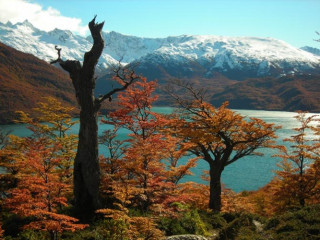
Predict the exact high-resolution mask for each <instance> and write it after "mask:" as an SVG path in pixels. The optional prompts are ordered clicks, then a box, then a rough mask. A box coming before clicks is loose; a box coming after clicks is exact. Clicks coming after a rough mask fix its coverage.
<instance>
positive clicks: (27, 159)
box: [5, 138, 86, 240]
mask: <svg viewBox="0 0 320 240" xmlns="http://www.w3.org/2000/svg"><path fill="white" fill-rule="evenodd" d="M44 142H45V143H46V141H44ZM25 144H27V145H28V148H27V149H25V151H24V152H23V154H22V158H21V159H17V160H16V165H17V166H18V168H19V173H18V175H17V178H18V183H17V186H16V188H13V189H11V190H10V191H9V193H10V197H9V198H7V199H5V207H6V208H9V209H10V210H11V211H12V212H13V213H15V214H18V215H19V216H21V217H29V218H30V222H29V223H28V224H27V225H26V226H24V228H25V229H35V230H41V231H47V232H48V233H49V236H50V239H51V240H56V239H58V233H60V232H62V231H75V230H77V229H83V228H84V227H86V225H82V224H77V223H76V222H77V221H78V220H77V219H75V218H72V217H69V216H66V215H63V214H59V213H58V210H59V208H60V207H61V206H67V199H66V197H65V196H66V194H67V193H68V192H69V191H70V188H71V185H68V184H66V183H63V182H62V181H61V176H60V174H59V172H58V171H57V170H58V169H59V165H60V164H61V161H62V159H63V158H61V157H58V156H57V154H55V153H56V152H59V151H60V148H61V146H60V145H59V144H57V143H53V144H52V145H51V146H45V145H43V139H42V138H38V139H32V138H28V139H26V141H25Z"/></svg>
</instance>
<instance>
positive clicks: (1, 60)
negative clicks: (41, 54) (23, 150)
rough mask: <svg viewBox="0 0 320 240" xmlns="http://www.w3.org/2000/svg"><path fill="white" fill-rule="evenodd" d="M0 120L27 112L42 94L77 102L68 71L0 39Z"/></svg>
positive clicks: (67, 104) (14, 117) (66, 103)
mask: <svg viewBox="0 0 320 240" xmlns="http://www.w3.org/2000/svg"><path fill="white" fill-rule="evenodd" d="M0 89H1V91H0V124H5V123H11V122H12V121H13V120H14V119H16V114H15V111H18V110H23V111H26V112H28V113H30V112H31V109H32V108H34V107H36V105H37V103H38V102H39V101H41V99H42V97H48V96H52V97H55V98H57V99H59V100H60V101H61V102H62V103H63V104H64V105H66V106H76V99H75V96H74V93H73V92H74V90H73V87H72V83H71V80H70V79H69V77H68V74H66V73H65V72H63V71H62V70H60V69H58V68H56V67H54V66H51V65H50V64H48V63H46V62H45V61H42V60H40V59H38V58H36V57H34V56H33V55H31V54H26V53H23V52H20V51H17V50H15V49H13V48H11V47H8V46H6V45H4V44H2V43H0Z"/></svg>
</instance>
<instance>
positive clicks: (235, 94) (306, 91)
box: [211, 75, 320, 112]
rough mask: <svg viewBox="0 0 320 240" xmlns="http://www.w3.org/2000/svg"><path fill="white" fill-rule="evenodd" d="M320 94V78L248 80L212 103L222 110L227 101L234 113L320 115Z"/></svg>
mask: <svg viewBox="0 0 320 240" xmlns="http://www.w3.org/2000/svg"><path fill="white" fill-rule="evenodd" d="M319 92H320V76H319V75H298V76H285V77H281V78H262V79H249V80H246V81H243V82H239V83H236V84H233V85H231V86H227V87H226V88H225V89H224V91H222V92H220V93H218V94H216V95H214V96H213V97H212V98H211V103H212V104H214V105H215V106H220V105H221V103H223V102H224V101H226V100H228V101H229V103H230V105H229V106H230V108H234V109H264V110H284V111H296V110H304V111H310V112H320V95H319Z"/></svg>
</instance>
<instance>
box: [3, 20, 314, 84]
mask: <svg viewBox="0 0 320 240" xmlns="http://www.w3.org/2000/svg"><path fill="white" fill-rule="evenodd" d="M103 37H104V39H105V42H106V47H105V48H104V51H103V53H102V56H101V58H100V60H99V68H100V69H102V70H105V69H107V68H110V66H113V65H114V64H117V63H118V62H119V60H121V62H122V63H123V64H130V63H134V62H138V63H139V67H138V69H139V71H142V72H146V73H147V75H150V73H148V72H154V71H153V70H152V71H151V70H150V65H152V66H154V67H156V68H158V69H163V70H164V71H166V72H167V73H169V75H171V76H172V77H179V78H181V77H191V76H197V77H204V78H212V77H213V76H214V75H215V73H216V72H218V73H221V74H223V75H226V76H227V77H228V78H230V79H235V80H243V79H246V78H248V77H264V76H279V75H285V74H292V73H304V72H308V73H310V71H318V68H319V66H320V64H319V60H320V57H319V56H318V55H317V54H318V53H317V52H316V49H312V48H308V47H305V48H302V49H297V48H295V47H293V46H291V45H290V44H288V43H286V42H284V41H281V40H277V39H273V38H257V37H224V36H191V35H182V36H175V37H167V38H141V37H135V36H126V35H122V34H120V33H116V32H103ZM0 41H1V42H2V43H4V44H6V45H8V46H11V47H13V48H15V49H17V50H20V51H22V52H26V53H31V54H33V55H35V56H36V57H38V58H40V59H42V60H45V61H47V62H49V61H51V60H52V59H56V57H57V53H56V50H55V49H54V46H55V45H58V46H59V47H61V48H62V58H64V59H76V60H81V59H82V58H83V55H84V53H85V52H86V51H88V50H89V49H90V48H91V46H92V39H91V36H89V37H82V36H78V35H74V34H73V33H72V32H70V31H68V30H59V29H54V30H52V31H49V32H45V31H41V30H39V29H37V28H35V27H34V26H33V25H32V24H31V23H30V22H28V21H27V20H26V21H24V22H23V23H17V24H11V23H10V22H8V23H7V24H2V23H0ZM319 51H320V50H319ZM145 69H147V70H145ZM177 69H178V70H177ZM143 70H145V71H143ZM154 75H155V76H154V77H157V76H156V74H154ZM157 78H159V77H157ZM160 78H161V76H160Z"/></svg>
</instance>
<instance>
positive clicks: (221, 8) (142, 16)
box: [0, 0, 320, 48]
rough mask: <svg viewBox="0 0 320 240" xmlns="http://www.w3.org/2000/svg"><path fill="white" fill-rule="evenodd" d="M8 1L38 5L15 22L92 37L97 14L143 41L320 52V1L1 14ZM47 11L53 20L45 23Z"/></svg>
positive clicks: (133, 4)
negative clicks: (230, 42) (16, 8)
mask: <svg viewBox="0 0 320 240" xmlns="http://www.w3.org/2000/svg"><path fill="white" fill-rule="evenodd" d="M6 2H16V4H17V5H19V4H20V5H23V4H25V3H27V4H29V5H32V4H33V5H36V6H37V10H34V12H32V11H29V12H30V14H29V15H27V14H26V13H25V12H26V11H24V12H20V13H17V16H16V18H15V19H19V16H20V19H22V18H29V20H31V22H32V23H33V24H34V25H36V26H37V27H39V28H41V27H40V26H41V24H43V25H44V26H43V28H46V27H49V26H50V27H51V28H52V27H53V26H54V25H55V24H56V27H58V28H69V29H71V30H72V31H74V32H77V33H81V34H86V33H85V31H86V29H87V27H86V25H87V23H88V22H89V21H90V20H91V19H92V17H93V16H94V15H95V14H97V15H98V18H97V20H98V21H105V22H106V23H105V27H104V30H105V31H117V32H120V33H123V34H128V35H135V36H140V37H166V36H174V35H182V34H198V35H199V34H200V35H225V36H256V37H272V38H277V39H281V40H284V41H286V42H288V43H290V44H292V45H293V46H295V47H302V46H305V45H308V46H313V47H318V48H320V43H319V42H315V41H314V40H313V39H316V38H317V37H318V36H317V35H316V33H315V31H320V14H319V13H320V0H183V1H182V0H90V1H89V0H10V1H8V0H0V11H1V13H3V12H4V10H6V8H10V6H6V4H8V3H6ZM30 7H31V6H30ZM26 8H27V7H25V8H24V9H26ZM11 11H12V10H11ZM41 11H42V13H43V14H42V15H44V16H45V14H44V13H47V14H49V15H50V16H51V18H48V19H49V20H41V16H40V15H41V14H40V13H41ZM19 14H20V15H19ZM31 14H33V17H32V15H31ZM37 14H38V15H39V16H38V17H37V18H35V17H34V16H35V15H37ZM2 15H5V14H2ZM7 15H8V17H5V16H4V17H0V21H2V22H5V21H6V20H10V21H12V22H13V23H14V22H15V21H17V20H15V19H14V18H13V17H12V16H14V14H13V13H12V12H11V13H10V14H7ZM24 15H25V16H24ZM54 17H56V19H57V20H55V18H54ZM6 18H8V19H6ZM10 18H11V19H10ZM69 20H70V21H69ZM319 38H320V36H319Z"/></svg>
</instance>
